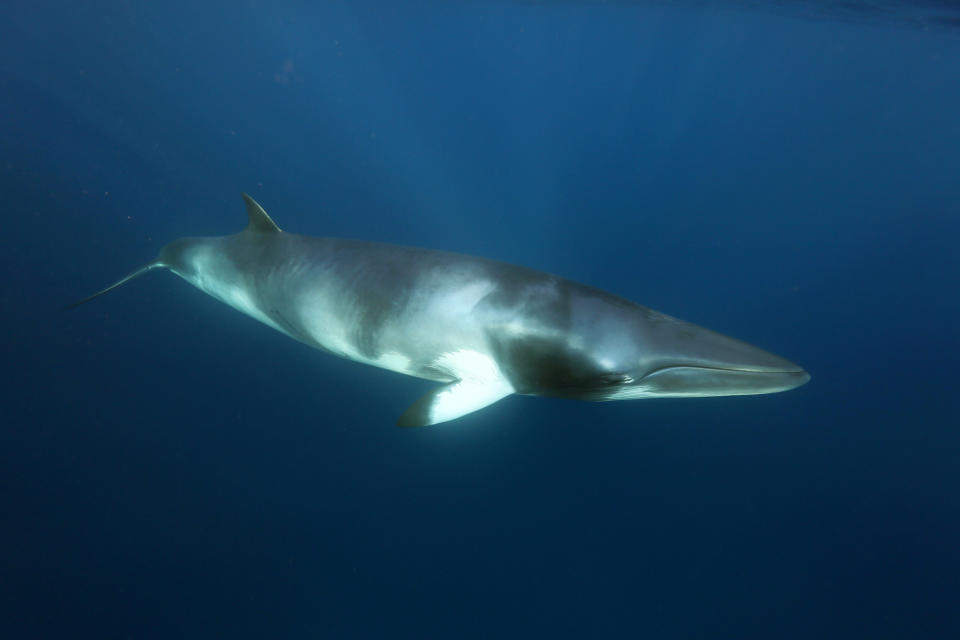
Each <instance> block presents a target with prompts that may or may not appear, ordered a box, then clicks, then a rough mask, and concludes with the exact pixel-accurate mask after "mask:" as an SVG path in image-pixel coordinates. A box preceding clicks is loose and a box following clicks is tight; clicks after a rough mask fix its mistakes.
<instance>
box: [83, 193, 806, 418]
mask: <svg viewBox="0 0 960 640" xmlns="http://www.w3.org/2000/svg"><path fill="white" fill-rule="evenodd" d="M247 205H248V212H249V215H250V226H248V227H247V229H245V230H244V231H243V232H241V233H238V234H235V235H231V236H225V237H218V238H182V239H180V240H176V241H174V242H172V243H170V244H169V245H167V246H166V247H165V248H164V249H163V251H162V252H161V254H160V256H159V258H158V259H157V261H155V262H154V263H151V264H149V265H147V267H145V269H144V270H146V269H149V268H153V267H167V268H169V269H170V270H172V271H174V272H175V273H177V274H178V275H180V276H181V277H183V278H184V279H186V280H187V281H189V282H191V283H192V284H194V285H195V286H197V287H199V288H200V289H202V290H204V291H206V292H207V293H209V294H211V295H213V296H214V297H216V298H218V299H220V300H222V301H223V302H225V303H227V304H229V305H231V306H233V307H235V308H237V309H238V310H240V311H243V312H245V313H247V314H249V315H251V316H253V317H254V318H257V319H258V320H260V321H262V322H264V323H266V324H268V325H270V326H272V327H274V328H276V329H278V330H279V331H282V332H283V333H286V334H287V335H289V336H291V337H293V338H295V339H297V340H300V341H301V342H303V343H305V344H308V345H310V346H312V347H316V348H319V349H322V350H324V351H328V352H330V353H333V354H335V355H339V356H343V357H346V358H349V359H351V360H356V361H359V362H364V363H367V364H373V365H375V366H381V367H384V368H387V369H391V370H394V371H398V372H401V373H405V374H408V375H413V376H418V377H421V378H426V379H429V380H434V381H437V382H440V383H445V386H443V387H439V388H438V389H436V390H434V391H432V392H431V393H428V394H427V396H425V397H424V398H423V399H421V400H420V401H419V402H418V403H415V404H414V406H413V407H411V409H410V410H408V412H407V413H406V414H404V416H403V417H402V418H401V421H400V422H401V424H405V425H416V424H432V423H434V422H442V421H444V420H450V419H453V418H456V417H459V416H460V415H463V414H464V413H469V412H471V411H474V410H476V409H479V408H481V407H483V406H486V405H487V404H490V403H492V402H495V401H496V400H498V399H500V398H501V397H503V396H505V395H508V394H510V393H519V394H529V395H547V396H561V397H571V398H580V399H587V400H613V399H627V398H639V397H657V396H714V395H740V394H755V393H770V392H774V391H782V390H785V389H790V388H793V387H796V386H799V385H801V384H803V383H804V382H806V381H807V380H808V379H809V376H808V375H807V374H806V372H804V371H803V370H802V369H801V368H800V367H798V366H796V365H795V364H793V363H791V362H789V361H787V360H784V359H782V358H779V357H777V356H775V355H773V354H770V353H767V352H765V351H762V350H760V349H758V348H756V347H752V346H750V345H748V344H746V343H743V342H740V341H738V340H734V339H732V338H728V337H725V336H722V335H720V334H717V333H715V332H712V331H709V330H707V329H703V328H701V327H698V326H696V325H692V324H689V323H685V322H682V321H680V320H676V319H674V318H671V317H669V316H666V315H663V314H661V313H658V312H656V311H653V310H651V309H648V308H646V307H643V306H640V305H638V304H635V303H633V302H630V301H628V300H625V299H623V298H620V297H618V296H614V295H612V294H609V293H606V292H604V291H601V290H599V289H594V288H592V287H588V286H585V285H582V284H579V283H576V282H572V281H570V280H565V279H563V278H559V277H557V276H554V275H550V274H547V273H543V272H540V271H535V270H532V269H527V268H524V267H519V266H514V265H510V264H505V263H502V262H496V261H492V260H486V259H483V258H477V257H471V256H465V255H460V254H455V253H448V252H443V251H432V250H427V249H418V248H412V247H400V246H392V245H386V244H378V243H371V242H361V241H356V240H344V239H337V238H314V237H307V236H300V235H296V234H292V233H287V232H281V231H280V230H279V229H278V228H277V227H276V226H275V225H273V222H272V221H271V220H270V218H269V217H268V216H267V215H266V213H265V212H263V210H262V209H260V207H259V205H257V204H256V203H255V202H253V200H252V199H249V198H248V199H247ZM141 272H142V271H141ZM139 273H140V272H135V273H134V274H132V275H131V276H129V277H128V278H125V279H124V280H121V281H120V283H118V284H121V283H123V282H125V281H126V280H127V279H129V278H130V277H133V276H135V275H138V274H139ZM114 286H116V285H114ZM110 288H112V287H110ZM110 288H108V289H106V290H104V292H105V291H107V290H109V289H110ZM100 293H103V292H100ZM96 295H99V293H98V294H95V296H96ZM95 296H91V297H95ZM461 381H463V382H464V384H458V382H461Z"/></svg>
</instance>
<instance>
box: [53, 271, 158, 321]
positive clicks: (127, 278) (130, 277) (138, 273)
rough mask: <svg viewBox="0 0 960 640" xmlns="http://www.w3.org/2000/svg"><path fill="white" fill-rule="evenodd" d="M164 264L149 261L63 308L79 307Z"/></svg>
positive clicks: (65, 309)
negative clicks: (104, 287)
mask: <svg viewBox="0 0 960 640" xmlns="http://www.w3.org/2000/svg"><path fill="white" fill-rule="evenodd" d="M163 266H165V265H164V264H163V263H162V262H160V261H159V260H154V261H153V262H148V263H147V264H145V265H143V266H142V267H140V268H139V269H137V270H136V271H134V272H133V273H128V274H127V275H125V276H124V277H122V278H120V279H119V280H117V281H116V282H114V283H113V284H112V285H110V286H109V287H107V288H106V289H101V290H100V291H97V292H96V293H95V294H93V295H91V296H87V297H86V298H84V299H83V300H77V301H76V302H71V303H70V304H68V305H67V306H65V307H64V308H63V310H64V311H67V310H69V309H74V308H76V307H79V306H80V305H82V304H83V303H85V302H90V301H91V300H93V299H94V298H99V297H100V296H102V295H103V294H105V293H106V292H108V291H112V290H113V289H116V288H117V287H119V286H120V285H122V284H125V283H127V282H129V281H130V280H133V279H134V278H136V277H137V276H142V275H143V274H145V273H146V272H147V271H150V270H152V269H157V268H159V267H163Z"/></svg>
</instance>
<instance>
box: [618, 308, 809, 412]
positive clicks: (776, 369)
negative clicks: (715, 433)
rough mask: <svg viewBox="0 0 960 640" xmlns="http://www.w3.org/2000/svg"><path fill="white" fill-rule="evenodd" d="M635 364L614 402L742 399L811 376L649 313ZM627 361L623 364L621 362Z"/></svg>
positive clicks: (636, 339) (636, 343) (635, 336)
mask: <svg viewBox="0 0 960 640" xmlns="http://www.w3.org/2000/svg"><path fill="white" fill-rule="evenodd" d="M643 311H644V314H643V315H644V318H643V322H642V323H640V326H638V327H636V330H635V331H634V332H632V335H631V342H632V344H631V345H630V348H629V351H628V352H631V353H632V354H633V356H632V363H631V365H628V366H626V367H623V368H624V369H625V371H624V373H623V375H622V378H621V381H620V383H619V384H617V385H615V388H612V389H611V390H610V394H609V396H608V399H611V400H620V399H630V398H690V397H705V396H737V395H754V394H762V393H776V392H778V391H787V390H789V389H794V388H796V387H799V386H801V385H803V384H805V383H806V382H807V381H809V380H810V374H808V373H807V372H806V371H804V370H803V368H802V367H800V366H799V365H797V364H794V363H793V362H790V361H789V360H787V359H785V358H781V357H780V356H777V355H774V354H772V353H770V352H769V351H765V350H763V349H761V348H759V347H755V346H753V345H750V344H747V343H746V342H742V341H740V340H736V339H734V338H730V337H728V336H725V335H722V334H720V333H717V332H715V331H711V330H709V329H704V328H703V327H700V326H697V325H694V324H690V323H688V322H683V321H681V320H677V319H676V318H671V317H670V316H666V315H663V314H660V313H657V312H655V311H651V310H648V309H643ZM622 362H623V361H622V360H621V363H622Z"/></svg>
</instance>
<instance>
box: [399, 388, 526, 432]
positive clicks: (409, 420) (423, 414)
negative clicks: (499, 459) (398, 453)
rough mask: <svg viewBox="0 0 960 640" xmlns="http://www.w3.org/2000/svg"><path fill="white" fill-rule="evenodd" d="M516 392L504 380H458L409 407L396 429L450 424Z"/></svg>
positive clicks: (430, 393)
mask: <svg viewBox="0 0 960 640" xmlns="http://www.w3.org/2000/svg"><path fill="white" fill-rule="evenodd" d="M511 393H513V388H512V387H511V386H510V385H509V384H508V383H507V382H506V381H504V380H470V379H467V380H457V381H456V382H451V383H450V384H447V385H444V386H442V387H437V388H436V389H433V390H431V391H429V392H428V393H427V394H425V395H424V396H423V397H422V398H420V399H419V400H417V401H416V402H414V403H413V404H412V405H410V408H409V409H407V410H406V411H405V412H404V414H403V415H402V416H400V419H399V420H397V426H400V427H423V426H426V425H429V424H437V423H438V422H447V421H448V420H453V419H455V418H459V417H460V416H465V415H467V414H468V413H472V412H474V411H477V410H479V409H483V408H484V407H486V406H488V405H491V404H493V403H494V402H496V401H497V400H500V399H501V398H504V397H505V396H508V395H510V394H511Z"/></svg>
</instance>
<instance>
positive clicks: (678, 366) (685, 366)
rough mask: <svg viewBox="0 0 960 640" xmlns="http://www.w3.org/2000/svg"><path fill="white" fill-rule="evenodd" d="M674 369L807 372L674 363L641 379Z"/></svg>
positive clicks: (795, 369) (779, 372)
mask: <svg viewBox="0 0 960 640" xmlns="http://www.w3.org/2000/svg"><path fill="white" fill-rule="evenodd" d="M674 369H692V370H697V371H723V372H725V373H759V374H770V375H789V374H807V372H806V371H805V370H804V369H802V368H800V367H794V368H790V369H770V368H765V367H720V366H716V365H699V364H673V365H668V366H665V367H658V368H656V369H654V370H653V371H650V372H649V373H647V374H645V375H644V376H643V378H641V380H643V379H644V378H649V377H650V376H653V375H656V374H658V373H663V372H666V371H671V370H674ZM807 375H809V374H807Z"/></svg>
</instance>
